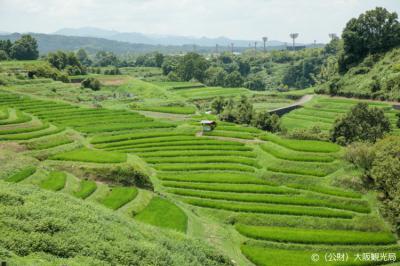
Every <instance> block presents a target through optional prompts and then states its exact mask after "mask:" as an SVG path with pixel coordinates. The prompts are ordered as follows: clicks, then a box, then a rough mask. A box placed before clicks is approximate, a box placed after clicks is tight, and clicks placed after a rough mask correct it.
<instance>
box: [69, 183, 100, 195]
mask: <svg viewBox="0 0 400 266" xmlns="http://www.w3.org/2000/svg"><path fill="white" fill-rule="evenodd" d="M96 189H97V184H96V182H94V181H92V180H82V181H81V182H80V187H79V190H78V191H75V192H74V196H75V197H77V198H81V199H86V198H87V197H89V196H90V195H91V194H93V192H95V191H96Z"/></svg>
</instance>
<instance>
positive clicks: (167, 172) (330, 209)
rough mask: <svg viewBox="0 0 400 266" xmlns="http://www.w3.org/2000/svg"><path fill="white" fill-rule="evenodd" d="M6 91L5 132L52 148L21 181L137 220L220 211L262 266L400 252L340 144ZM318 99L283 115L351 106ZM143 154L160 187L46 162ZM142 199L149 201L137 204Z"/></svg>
mask: <svg viewBox="0 0 400 266" xmlns="http://www.w3.org/2000/svg"><path fill="white" fill-rule="evenodd" d="M167 85H168V86H169V87H167V89H168V90H169V91H171V92H173V93H176V94H177V95H180V96H182V97H188V98H191V99H200V98H206V97H214V96H215V95H220V94H223V93H226V94H227V95H228V94H229V95H232V93H233V94H235V93H236V94H242V93H244V91H243V90H244V89H235V91H233V89H226V88H224V89H223V90H226V91H222V89H221V88H185V87H183V88H174V86H175V85H176V84H165V86H167ZM0 96H1V97H0V140H2V141H5V142H6V141H7V142H8V141H16V142H18V143H20V144H23V145H24V146H25V147H26V148H27V149H28V151H27V154H31V153H36V152H49V154H48V157H46V160H44V163H43V164H44V166H45V167H36V166H35V167H26V168H22V169H20V170H19V171H16V172H15V173H12V174H11V175H10V176H9V177H8V178H7V180H8V181H10V182H22V183H32V184H37V185H39V186H41V187H42V188H45V189H49V190H52V191H59V193H70V194H71V195H73V196H75V197H77V198H80V199H82V200H86V201H91V202H94V203H97V204H101V205H103V206H104V207H106V208H109V209H111V210H115V211H118V212H120V213H125V214H127V215H129V216H130V217H131V218H135V219H136V220H138V221H141V222H145V223H148V224H151V225H154V226H159V227H162V228H167V229H173V230H176V231H179V232H183V233H185V232H186V233H188V234H193V232H197V231H196V228H193V226H194V225H193V221H196V222H197V223H199V221H201V219H200V220H196V219H199V217H203V216H204V217H206V218H207V220H212V221H217V222H215V223H214V224H212V228H213V229H214V228H218V229H215V231H218V230H222V231H223V235H232V236H233V237H234V238H233V239H234V241H231V239H228V240H226V241H227V242H229V245H231V247H233V251H232V253H230V254H234V256H236V257H235V258H239V259H241V261H245V262H246V263H248V261H247V259H248V260H249V261H251V262H253V263H254V264H255V265H259V266H261V265H284V266H285V265H287V266H290V265H297V264H293V263H302V264H301V265H329V263H328V264H318V263H319V262H318V263H315V264H310V256H311V255H312V254H313V253H314V252H320V253H321V256H322V254H323V253H324V252H327V251H329V250H330V251H335V250H339V251H342V250H343V251H345V252H347V253H348V254H349V255H351V256H352V255H354V254H355V253H356V252H357V251H360V250H361V251H368V250H369V249H372V250H373V251H378V252H389V251H391V252H398V251H399V247H398V246H397V245H396V241H397V239H396V238H395V237H394V235H392V234H391V233H390V232H389V230H388V228H387V226H386V225H385V223H384V222H383V221H382V219H381V218H380V216H379V215H378V213H377V211H376V206H375V205H374V204H375V203H374V201H373V200H371V198H372V197H371V195H364V194H361V193H359V192H354V191H350V190H345V189H342V188H340V187H336V186H333V185H332V182H331V180H332V178H333V177H337V176H340V175H341V174H343V172H344V167H348V166H346V165H345V163H344V162H343V161H342V159H341V155H342V149H341V147H339V146H337V145H335V144H332V143H328V142H321V141H299V140H294V139H286V138H284V137H280V136H277V135H274V134H269V133H265V132H262V131H260V130H258V129H255V128H252V127H245V126H237V125H234V124H230V123H223V122H221V123H219V124H218V128H217V130H215V131H213V132H212V133H208V134H204V135H201V134H196V133H198V128H199V126H198V121H194V120H191V121H186V122H181V123H179V124H178V123H177V124H174V123H167V122H163V121H160V120H157V119H152V118H148V117H145V116H143V115H141V114H139V113H136V112H132V111H128V110H111V109H106V108H89V107H82V106H77V105H72V104H69V103H65V102H55V101H50V100H41V99H36V98H31V97H27V96H23V95H20V94H16V93H11V92H6V91H1V92H0ZM316 101H317V102H312V103H311V105H310V107H307V106H306V108H304V109H299V110H296V111H295V112H293V113H290V114H289V115H288V116H287V117H288V118H286V117H285V118H284V121H285V122H284V123H289V125H290V123H291V122H290V121H295V120H296V121H295V122H296V123H300V124H302V126H296V125H295V123H293V124H292V125H293V128H295V127H296V128H299V127H308V126H310V125H311V123H312V124H313V125H314V124H319V123H320V124H322V125H323V124H325V126H326V125H328V123H332V121H333V120H334V118H335V116H334V115H335V114H336V113H340V112H339V111H338V110H339V109H340V110H342V109H341V108H342V106H340V108H338V107H337V106H339V105H343V110H345V109H346V108H348V106H350V104H348V103H347V102H345V103H342V102H336V101H337V100H333V102H330V99H329V101H328V100H325V99H323V98H320V97H318V98H317V100H316ZM316 103H318V104H322V103H324V106H323V108H322V107H321V108H320V109H324V110H323V111H321V112H318V114H319V113H321V114H322V115H321V117H320V118H318V119H315V120H313V118H312V117H311V114H315V113H316V112H315V110H311V111H308V109H309V108H314V109H318V108H317V107H316V106H315V104H316ZM325 103H326V104H325ZM352 104H353V103H352ZM378 105H379V104H378ZM332 110H333V111H332ZM306 113H307V114H306ZM325 113H330V114H325ZM389 113H390V112H389ZM304 117H305V118H306V119H303V118H304ZM307 117H311V119H309V120H307V119H308V118H307ZM328 120H329V121H328ZM303 121H306V122H305V123H304V124H303ZM303 125H304V126H303ZM326 128H327V126H326ZM71 132H72V133H71ZM76 144H79V146H74V145H76ZM48 159H50V160H48ZM132 161H133V162H134V163H135V164H138V165H141V166H143V167H144V168H146V169H147V168H149V169H151V173H154V175H155V177H156V179H155V180H156V182H155V191H156V192H158V193H160V194H161V196H156V194H154V193H153V192H150V191H147V192H145V193H141V191H140V189H139V190H138V189H137V188H135V187H131V186H125V187H123V186H120V185H115V184H107V183H103V182H98V181H91V180H89V179H88V180H85V179H86V177H85V179H79V178H77V177H75V176H73V175H72V174H71V173H66V172H58V171H56V172H54V171H51V172H50V173H48V172H47V171H48V168H47V167H52V166H53V165H56V166H57V165H58V166H60V165H62V166H64V165H66V162H73V164H72V165H74V166H77V168H78V167H83V166H88V165H90V166H92V165H96V166H99V165H101V166H103V165H104V164H105V165H106V166H110V165H114V164H116V165H120V164H129V163H131V162H132ZM39 181H40V182H39ZM146 193H147V194H146ZM148 194H150V195H151V197H150V198H146V196H145V195H148ZM137 202H141V203H142V205H143V206H141V208H139V211H138V212H136V209H135V208H134V207H135V204H136V203H137ZM176 202H179V204H177V205H176V204H175V203H176ZM178 206H179V207H178ZM133 214H135V215H133ZM133 216H134V217H133ZM210 217H211V218H210ZM208 218H209V219H208ZM204 226H205V227H207V226H208V225H207V224H206V225H204ZM207 233H208V232H207ZM213 233H215V232H214V231H213ZM210 234H211V233H210ZM197 236H198V235H196V237H197ZM201 237H205V238H208V237H209V236H208V235H206V236H204V235H202V236H201ZM210 237H211V236H210ZM221 239H223V237H221ZM221 241H223V240H221ZM211 242H212V243H213V241H211ZM353 246H354V247H353ZM239 250H240V251H241V252H242V255H243V256H245V257H246V258H247V259H244V258H243V257H242V255H239V253H240V251H239ZM372 250H370V251H372ZM312 251H314V252H312ZM227 252H228V253H229V251H227ZM246 263H244V265H247V264H246ZM343 265H353V264H346V263H344V264H343ZM354 265H362V264H357V263H356V264H354Z"/></svg>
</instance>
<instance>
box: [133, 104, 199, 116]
mask: <svg viewBox="0 0 400 266" xmlns="http://www.w3.org/2000/svg"><path fill="white" fill-rule="evenodd" d="M134 109H135V110H142V111H151V112H159V113H170V114H183V115H191V114H194V113H195V112H196V108H194V107H192V106H138V107H135V108H134Z"/></svg>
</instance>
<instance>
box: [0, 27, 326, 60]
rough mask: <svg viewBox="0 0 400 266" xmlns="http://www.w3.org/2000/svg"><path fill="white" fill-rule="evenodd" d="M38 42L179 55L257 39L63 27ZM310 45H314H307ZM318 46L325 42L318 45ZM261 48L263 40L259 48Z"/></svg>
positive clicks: (46, 47) (45, 48)
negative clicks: (163, 34)
mask: <svg viewBox="0 0 400 266" xmlns="http://www.w3.org/2000/svg"><path fill="white" fill-rule="evenodd" d="M29 34H31V35H32V36H33V37H34V38H35V39H36V40H37V42H38V46H39V52H40V54H46V53H48V52H54V51H57V50H65V51H76V50H78V49H80V48H84V49H86V50H87V51H88V52H89V53H91V54H93V53H96V52H98V51H110V52H113V53H116V54H129V53H149V52H155V51H158V52H161V53H165V54H179V53H186V52H191V51H195V52H198V53H214V52H215V51H216V47H215V45H216V44H218V45H219V48H218V51H219V52H223V51H231V47H230V44H231V43H233V44H234V51H235V52H243V51H245V50H247V49H249V42H250V43H251V45H252V47H251V49H254V46H253V45H254V41H248V40H231V39H229V38H225V37H220V38H205V37H203V38H195V37H182V36H159V35H145V34H141V33H119V32H116V31H109V30H102V29H97V28H80V29H63V30H59V31H57V34H43V33H29ZM20 37H21V33H12V34H11V33H7V32H2V31H0V40H6V39H10V40H11V41H15V40H17V39H19V38H20ZM307 46H308V47H311V46H313V45H307ZM317 46H318V47H321V46H323V44H317ZM257 48H258V49H260V50H261V49H262V44H261V41H260V42H259V45H258V47H257ZM267 49H268V50H281V49H286V44H285V43H283V42H279V41H269V42H268V47H267Z"/></svg>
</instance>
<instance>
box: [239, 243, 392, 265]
mask: <svg viewBox="0 0 400 266" xmlns="http://www.w3.org/2000/svg"><path fill="white" fill-rule="evenodd" d="M240 249H241V251H242V253H243V254H244V255H245V256H246V257H247V258H248V259H249V260H250V261H251V262H253V263H254V264H255V265H257V266H275V265H279V266H294V265H301V266H325V265H328V266H335V265H336V266H345V265H352V266H358V265H382V262H373V261H369V262H368V261H367V262H365V261H359V260H358V261H355V258H356V255H357V254H361V255H362V254H363V253H364V252H365V253H371V252H372V253H381V254H382V253H385V254H388V253H393V252H392V251H388V250H379V249H377V248H374V249H373V251H371V250H366V251H363V252H355V251H346V250H345V251H343V249H335V250H329V251H318V250H301V249H284V248H272V247H263V246H259V245H250V244H247V245H246V244H243V245H242V246H241V248H240ZM337 253H339V254H341V253H344V254H345V255H346V254H347V255H348V256H349V261H348V262H346V261H345V262H342V261H326V259H325V255H326V254H337ZM394 253H396V256H398V254H399V252H398V251H397V250H395V251H394ZM313 254H318V255H319V257H318V258H319V260H318V261H317V262H314V261H312V260H311V256H312V255H313ZM389 263H390V262H389ZM385 264H387V262H386V263H385Z"/></svg>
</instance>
